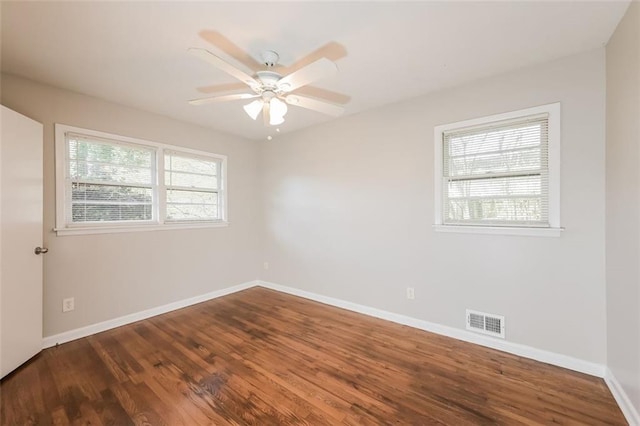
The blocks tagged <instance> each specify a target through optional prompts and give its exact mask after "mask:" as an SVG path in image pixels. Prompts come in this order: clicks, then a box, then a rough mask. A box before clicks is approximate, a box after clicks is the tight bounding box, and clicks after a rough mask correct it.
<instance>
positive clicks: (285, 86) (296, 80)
mask: <svg viewBox="0 0 640 426" xmlns="http://www.w3.org/2000/svg"><path fill="white" fill-rule="evenodd" d="M336 72H338V67H337V66H336V64H334V63H333V62H331V61H330V60H328V59H327V58H320V59H318V60H317V61H315V62H312V63H311V64H309V65H307V66H305V67H302V68H300V69H299V70H298V71H295V72H293V73H291V74H289V75H288V76H286V77H283V78H281V79H280V80H279V81H278V87H280V89H281V90H283V91H285V92H291V91H292V90H295V89H297V88H298V87H302V86H304V85H307V84H309V83H312V82H314V81H317V80H320V79H323V78H326V77H330V76H332V75H334V74H335V73H336Z"/></svg>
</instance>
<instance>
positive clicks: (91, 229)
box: [53, 123, 229, 236]
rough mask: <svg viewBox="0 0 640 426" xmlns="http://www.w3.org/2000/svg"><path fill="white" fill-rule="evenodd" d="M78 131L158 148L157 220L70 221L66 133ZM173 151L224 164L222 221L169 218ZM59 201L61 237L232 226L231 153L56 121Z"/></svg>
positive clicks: (221, 191)
mask: <svg viewBox="0 0 640 426" xmlns="http://www.w3.org/2000/svg"><path fill="white" fill-rule="evenodd" d="M67 133H76V134H79V135H84V136H89V137H95V138H100V139H106V140H109V141H113V143H121V144H123V145H133V146H142V147H144V148H151V149H153V150H154V153H155V154H154V155H155V164H153V165H152V170H154V171H155V176H154V178H153V180H154V196H155V199H154V202H153V206H152V210H153V215H152V217H153V219H152V220H151V221H148V222H144V223H143V222H120V223H118V222H106V223H104V224H100V223H96V222H91V223H86V224H84V223H74V224H71V223H68V222H67V210H68V208H69V206H68V203H67V198H66V195H67V193H68V188H67V187H66V186H67V185H66V174H67V173H68V171H67V164H66V159H67V143H66V134H67ZM165 151H173V152H175V153H182V154H185V155H186V156H197V157H200V158H202V157H204V158H209V159H215V160H217V161H219V164H220V178H221V179H220V188H219V189H218V191H219V195H220V203H221V205H220V216H221V218H220V219H219V220H206V221H204V220H203V221H196V220H189V221H175V220H171V221H165V218H164V216H165V214H166V196H165V191H166V187H165V183H164V152H165ZM55 185H56V191H55V200H56V226H55V228H54V229H53V230H54V231H55V232H56V234H57V235H58V236H63V235H86V234H106V233H117V232H137V231H160V230H172V229H173V230H175V229H197V228H218V227H225V226H228V225H229V220H228V210H227V156H226V155H220V154H214V153H211V152H206V151H199V150H195V149H191V148H185V147H180V146H176V145H169V144H163V143H158V142H153V141H149V140H144V139H138V138H132V137H128V136H122V135H116V134H112V133H106V132H101V131H97V130H91V129H84V128H80V127H75V126H69V125H66V124H60V123H55Z"/></svg>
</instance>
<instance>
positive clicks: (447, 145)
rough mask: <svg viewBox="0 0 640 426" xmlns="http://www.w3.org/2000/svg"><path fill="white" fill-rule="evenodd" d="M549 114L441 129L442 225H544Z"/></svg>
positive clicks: (546, 221)
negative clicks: (443, 130) (442, 130)
mask: <svg viewBox="0 0 640 426" xmlns="http://www.w3.org/2000/svg"><path fill="white" fill-rule="evenodd" d="M548 135H549V114H547V113H543V114H536V115H532V116H528V117H521V118H518V119H512V120H505V121H499V122H493V123H489V124H484V125H479V126H474V127H467V128H461V129H453V130H449V131H446V132H444V133H443V147H442V153H443V155H442V161H443V164H442V165H443V167H442V171H443V176H442V195H443V200H442V206H443V209H442V214H443V218H442V221H443V224H445V225H447V224H448V225H487V226H518V227H523V226H526V227H549V226H550V225H549V161H548V159H549V153H548V149H549V148H548V147H549V136H548Z"/></svg>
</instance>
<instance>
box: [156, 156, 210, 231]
mask: <svg viewBox="0 0 640 426" xmlns="http://www.w3.org/2000/svg"><path fill="white" fill-rule="evenodd" d="M164 167H165V170H164V180H165V187H166V209H167V211H166V220H167V221H203V220H219V219H221V209H220V207H221V200H220V193H219V191H220V184H221V164H220V161H219V160H214V159H211V158H204V157H200V156H195V155H186V154H184V153H180V152H175V151H165V154H164Z"/></svg>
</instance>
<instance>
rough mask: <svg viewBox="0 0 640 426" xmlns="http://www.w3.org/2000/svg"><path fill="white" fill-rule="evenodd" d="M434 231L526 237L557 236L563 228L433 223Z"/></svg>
mask: <svg viewBox="0 0 640 426" xmlns="http://www.w3.org/2000/svg"><path fill="white" fill-rule="evenodd" d="M433 229H434V231H436V232H455V233H463V234H494V235H521V236H527V237H559V236H560V235H561V234H562V231H564V228H526V227H520V228H517V227H509V226H475V225H433Z"/></svg>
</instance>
